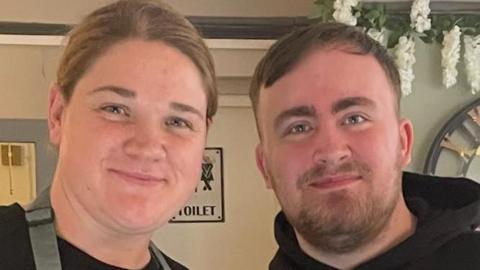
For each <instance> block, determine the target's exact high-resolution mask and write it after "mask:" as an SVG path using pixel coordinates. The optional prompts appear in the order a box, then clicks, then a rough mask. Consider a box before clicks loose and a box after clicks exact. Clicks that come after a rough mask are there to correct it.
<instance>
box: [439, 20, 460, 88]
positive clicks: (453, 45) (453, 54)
mask: <svg viewBox="0 0 480 270" xmlns="http://www.w3.org/2000/svg"><path fill="white" fill-rule="evenodd" d="M460 35H461V32H460V27H458V26H457V25H455V26H454V27H453V29H452V30H450V31H449V32H446V33H444V38H443V48H442V75H443V85H444V86H445V87H446V88H450V87H451V86H453V85H454V84H455V83H457V75H458V71H457V63H458V60H459V59H460Z"/></svg>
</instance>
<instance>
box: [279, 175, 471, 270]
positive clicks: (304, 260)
mask: <svg viewBox="0 0 480 270" xmlns="http://www.w3.org/2000/svg"><path fill="white" fill-rule="evenodd" d="M402 186H403V194H404V198H405V201H406V204H407V207H408V208H409V210H410V211H411V212H412V213H413V214H414V215H415V216H416V217H417V227H416V230H415V233H414V234H413V235H412V236H410V237H409V238H407V239H406V240H404V241H403V242H402V243H400V244H399V245H397V246H395V247H394V248H392V249H390V250H388V251H386V252H385V253H384V254H383V255H380V256H378V257H376V258H373V259H371V260H369V261H367V262H365V263H363V264H361V265H359V266H357V267H356V268H355V269H358V270H360V269H392V268H395V266H397V267H399V266H401V265H404V264H407V263H409V262H412V261H417V260H419V259H421V258H422V257H425V256H428V255H430V254H432V253H434V252H435V251H436V250H437V249H438V248H440V247H441V246H443V245H445V244H446V243H447V242H449V241H450V240H452V239H453V238H455V237H457V236H459V235H461V234H465V233H471V232H472V231H473V230H474V228H476V227H478V225H479V224H480V184H478V183H476V182H474V181H472V180H469V179H465V178H448V177H435V176H427V175H420V174H414V173H408V172H405V173H404V174H403V182H402ZM275 238H276V240H277V243H278V245H279V250H278V251H277V254H276V255H275V257H274V258H273V260H272V261H271V263H270V269H271V270H287V269H305V270H310V269H312V270H313V269H316V270H319V269H325V270H327V269H329V270H330V269H335V268H333V267H330V266H328V265H325V264H323V263H321V262H318V261H316V260H315V259H313V258H312V257H310V256H308V255H307V254H305V253H304V252H303V251H302V250H301V249H300V247H299V245H298V242H297V239H296V237H295V233H294V231H293V228H292V226H291V225H290V224H289V223H288V221H287V219H286V217H285V215H284V214H283V212H280V213H279V214H278V215H277V217H276V218H275Z"/></svg>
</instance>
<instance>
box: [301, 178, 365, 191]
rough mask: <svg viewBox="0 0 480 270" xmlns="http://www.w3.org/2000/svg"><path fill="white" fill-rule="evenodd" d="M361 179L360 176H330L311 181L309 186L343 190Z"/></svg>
mask: <svg viewBox="0 0 480 270" xmlns="http://www.w3.org/2000/svg"><path fill="white" fill-rule="evenodd" d="M361 178H362V177H361V176H359V175H329V176H323V177H318V178H314V179H312V180H311V181H309V183H308V186H310V187H314V188H317V189H334V188H343V187H345V186H347V185H349V184H351V183H354V182H357V181H359V180H361Z"/></svg>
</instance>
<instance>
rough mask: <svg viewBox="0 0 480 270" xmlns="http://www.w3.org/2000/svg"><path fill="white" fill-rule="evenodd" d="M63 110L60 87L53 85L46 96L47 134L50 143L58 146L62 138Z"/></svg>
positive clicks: (63, 102) (63, 104)
mask: <svg viewBox="0 0 480 270" xmlns="http://www.w3.org/2000/svg"><path fill="white" fill-rule="evenodd" d="M64 109H65V99H64V97H63V93H62V90H61V88H60V86H59V85H58V84H57V83H55V84H54V85H53V86H52V87H51V88H50V92H49V95H48V134H49V136H50V143H51V144H53V145H54V146H59V145H60V140H61V137H62V120H63V112H64Z"/></svg>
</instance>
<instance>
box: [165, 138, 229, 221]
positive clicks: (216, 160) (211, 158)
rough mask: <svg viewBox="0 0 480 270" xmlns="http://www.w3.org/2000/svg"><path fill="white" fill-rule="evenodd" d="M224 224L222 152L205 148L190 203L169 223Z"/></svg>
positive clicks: (220, 149)
mask: <svg viewBox="0 0 480 270" xmlns="http://www.w3.org/2000/svg"><path fill="white" fill-rule="evenodd" d="M184 222H225V212H224V200H223V151H222V148H220V147H207V148H205V153H204V155H203V163H202V174H201V176H200V181H199V184H198V186H197V188H196V189H195V193H194V194H193V196H192V198H191V199H190V201H189V202H188V203H187V205H185V206H184V207H183V208H181V209H180V211H178V213H177V215H176V216H174V217H173V218H172V219H171V220H170V223H184Z"/></svg>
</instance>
